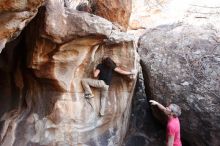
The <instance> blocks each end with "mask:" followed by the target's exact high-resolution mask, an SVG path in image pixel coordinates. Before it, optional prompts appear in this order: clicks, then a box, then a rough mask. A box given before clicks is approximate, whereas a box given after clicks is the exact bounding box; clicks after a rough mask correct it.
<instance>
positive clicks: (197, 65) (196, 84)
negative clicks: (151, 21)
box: [138, 9, 220, 146]
mask: <svg viewBox="0 0 220 146" xmlns="http://www.w3.org/2000/svg"><path fill="white" fill-rule="evenodd" d="M212 10H213V9H212ZM207 15H208V14H207ZM191 18H192V17H191ZM210 19H211V17H210ZM191 20H192V19H191ZM205 21H207V20H205ZM205 21H203V19H202V20H201V19H200V22H202V23H201V24H203V25H197V26H195V25H190V24H189V23H178V24H173V25H161V26H158V27H156V28H154V29H150V30H149V31H147V32H146V33H145V34H144V35H143V36H142V37H141V39H140V42H139V49H138V52H139V54H140V56H141V62H142V68H143V73H144V77H145V85H147V86H148V87H149V88H148V95H149V96H150V98H152V99H154V100H157V101H159V102H161V103H162V104H164V105H169V104H170V103H176V104H178V105H180V107H181V108H182V116H181V117H180V121H181V130H182V136H183V138H184V139H185V140H187V141H188V142H189V143H190V145H195V146H207V145H213V146H217V145H220V140H219V137H220V133H219V131H220V126H219V122H220V114H219V113H220V107H219V103H220V98H219V97H220V91H219V88H220V81H219V80H220V76H219V75H220V46H219V34H220V33H219V29H218V26H215V24H214V23H213V24H206V23H205ZM216 21H218V20H216ZM191 22H192V21H191ZM210 22H211V21H210ZM205 24H206V25H205ZM157 118H160V116H157ZM161 121H164V120H162V119H161ZM164 122H165V121H164Z"/></svg>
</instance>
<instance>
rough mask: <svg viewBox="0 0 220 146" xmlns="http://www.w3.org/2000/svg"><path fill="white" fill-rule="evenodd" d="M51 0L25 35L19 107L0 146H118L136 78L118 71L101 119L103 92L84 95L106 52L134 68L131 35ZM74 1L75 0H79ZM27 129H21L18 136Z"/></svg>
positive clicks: (135, 58)
mask: <svg viewBox="0 0 220 146" xmlns="http://www.w3.org/2000/svg"><path fill="white" fill-rule="evenodd" d="M67 4H70V3H65V1H61V0H48V1H47V3H46V5H45V8H44V7H43V8H41V9H40V12H39V14H38V15H37V17H36V18H35V19H34V20H33V21H32V22H31V23H30V25H29V26H28V27H27V29H26V33H25V36H26V37H25V45H26V46H25V48H26V49H25V50H23V51H24V52H26V56H25V57H26V58H23V60H25V61H24V62H25V64H24V65H25V66H24V68H23V71H22V73H21V74H22V75H21V76H22V77H21V78H19V79H20V80H16V81H15V82H17V85H19V83H21V82H22V83H23V86H21V87H20V90H21V92H22V93H21V101H19V102H20V103H21V104H19V105H18V108H17V109H15V110H10V111H9V112H7V113H5V114H4V116H3V117H2V118H1V120H2V121H3V122H4V125H3V127H2V128H1V143H0V144H1V145H2V146H12V145H18V146H19V145H22V146H25V145H50V146H55V145H90V146H92V145H97V146H98V145H103V146H104V145H105V146H107V145H109V146H111V145H121V143H122V141H123V138H124V136H125V134H126V131H127V126H128V122H129V116H130V108H131V99H132V95H133V91H134V85H135V82H136V81H135V79H133V80H132V79H130V78H128V77H126V76H121V75H119V74H116V73H115V74H114V75H113V81H112V83H111V86H110V89H109V93H108V97H107V99H106V100H107V101H106V104H105V105H104V107H105V116H103V117H100V116H99V115H98V111H99V108H100V91H99V89H96V88H92V90H93V93H94V95H95V97H94V98H93V99H90V100H86V99H85V98H84V91H83V89H82V86H81V80H82V79H83V78H89V77H92V70H93V68H94V67H95V66H96V65H97V64H98V63H99V62H100V61H101V59H102V57H104V56H110V57H111V58H112V59H113V60H114V61H115V62H116V64H117V65H118V66H121V67H122V68H124V69H127V70H131V69H135V68H137V64H138V55H137V53H136V50H135V45H134V42H133V37H132V36H130V35H128V34H126V33H122V32H120V31H119V30H118V29H114V28H116V26H114V25H113V24H112V23H111V22H110V21H107V20H106V19H104V18H101V17H99V16H96V15H93V14H89V13H87V12H83V11H77V10H75V9H71V8H75V6H73V5H72V6H68V5H67ZM76 5H78V4H77V3H76ZM21 132H22V134H21Z"/></svg>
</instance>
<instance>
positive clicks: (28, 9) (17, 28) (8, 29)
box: [0, 0, 44, 52]
mask: <svg viewBox="0 0 220 146" xmlns="http://www.w3.org/2000/svg"><path fill="white" fill-rule="evenodd" d="M43 2H44V0H28V1H27V0H20V1H19V2H18V1H15V0H10V1H8V0H2V1H1V2H0V17H1V20H0V28H1V29H0V52H1V51H2V49H3V48H4V47H5V44H6V43H7V42H9V41H11V40H13V39H14V38H16V37H17V36H18V35H19V34H20V32H21V31H22V30H23V28H24V27H25V26H26V25H27V23H28V22H30V21H31V20H32V19H33V17H34V16H35V15H36V14H37V9H38V7H40V6H41V5H42V3H43Z"/></svg>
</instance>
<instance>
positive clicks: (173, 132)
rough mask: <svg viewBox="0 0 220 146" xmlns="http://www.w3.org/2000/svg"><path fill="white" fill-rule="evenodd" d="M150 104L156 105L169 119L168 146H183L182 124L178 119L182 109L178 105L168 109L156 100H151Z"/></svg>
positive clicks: (170, 106) (171, 105) (172, 105)
mask: <svg viewBox="0 0 220 146" xmlns="http://www.w3.org/2000/svg"><path fill="white" fill-rule="evenodd" d="M150 103H151V105H156V106H157V107H158V108H159V109H160V110H161V111H163V112H164V113H165V114H166V115H167V117H168V122H167V130H166V134H167V137H166V143H167V145H166V146H182V143H181V139H180V122H179V118H178V117H179V116H180V115H181V109H180V107H179V106H178V105H176V104H170V105H169V106H168V107H164V106H163V105H162V104H160V103H158V102H157V101H154V100H150Z"/></svg>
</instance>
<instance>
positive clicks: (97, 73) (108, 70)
mask: <svg viewBox="0 0 220 146" xmlns="http://www.w3.org/2000/svg"><path fill="white" fill-rule="evenodd" d="M113 71H116V72H118V73H120V74H123V75H131V76H133V77H132V78H134V75H135V74H136V73H137V71H136V70H132V71H126V70H123V69H121V68H120V67H118V66H116V64H115V62H114V61H113V60H112V59H111V58H109V57H107V58H104V59H103V60H102V62H101V63H100V64H98V65H97V67H96V68H95V69H94V71H93V76H94V78H98V79H92V78H86V79H82V86H83V89H84V90H85V98H86V99H90V98H93V97H94V95H93V93H92V91H91V88H90V86H92V87H96V88H100V89H101V105H100V111H99V115H100V116H103V115H104V110H105V108H104V106H105V101H106V97H107V96H108V89H109V85H110V83H111V80H112V73H113Z"/></svg>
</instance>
